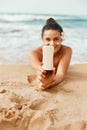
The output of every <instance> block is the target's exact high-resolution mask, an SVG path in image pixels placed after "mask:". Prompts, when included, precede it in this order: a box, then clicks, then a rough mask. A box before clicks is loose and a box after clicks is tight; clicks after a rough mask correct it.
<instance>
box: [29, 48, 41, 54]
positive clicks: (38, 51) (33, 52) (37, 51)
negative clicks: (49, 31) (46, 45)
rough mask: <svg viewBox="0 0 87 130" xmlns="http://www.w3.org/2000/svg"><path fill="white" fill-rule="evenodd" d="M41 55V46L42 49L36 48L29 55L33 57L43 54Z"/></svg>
mask: <svg viewBox="0 0 87 130" xmlns="http://www.w3.org/2000/svg"><path fill="white" fill-rule="evenodd" d="M41 53H42V47H41V46H40V47H37V48H35V49H34V50H32V51H31V52H30V53H29V55H33V54H36V55H39V54H41Z"/></svg>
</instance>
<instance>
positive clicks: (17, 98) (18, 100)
mask: <svg viewBox="0 0 87 130" xmlns="http://www.w3.org/2000/svg"><path fill="white" fill-rule="evenodd" d="M10 101H11V102H16V103H22V102H23V101H24V99H23V97H22V96H19V95H17V94H15V93H12V95H11V97H10Z"/></svg>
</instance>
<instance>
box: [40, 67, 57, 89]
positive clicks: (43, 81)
mask: <svg viewBox="0 0 87 130" xmlns="http://www.w3.org/2000/svg"><path fill="white" fill-rule="evenodd" d="M54 77H55V68H53V70H52V71H46V70H43V68H42V66H40V67H39V68H38V73H37V79H38V81H39V85H40V88H41V89H43V90H44V89H47V88H49V87H50V85H51V83H53V82H54Z"/></svg>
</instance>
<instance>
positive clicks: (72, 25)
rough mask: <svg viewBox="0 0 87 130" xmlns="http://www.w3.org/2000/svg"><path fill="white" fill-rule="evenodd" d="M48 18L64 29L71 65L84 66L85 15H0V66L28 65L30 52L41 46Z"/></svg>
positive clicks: (86, 57)
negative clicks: (70, 49) (70, 53)
mask: <svg viewBox="0 0 87 130" xmlns="http://www.w3.org/2000/svg"><path fill="white" fill-rule="evenodd" d="M49 17H52V18H54V19H55V20H56V21H57V22H58V23H59V24H60V25H61V26H62V27H63V30H64V32H65V35H66V38H65V40H64V41H63V43H62V44H64V45H68V46H70V47H71V48H72V50H73V55H72V59H71V64H83V63H87V16H72V15H57V14H28V13H0V64H29V52H30V51H32V50H33V49H34V48H36V47H38V46H40V45H42V44H43V43H42V40H41V29H42V27H43V25H44V24H45V21H46V19H48V18H49Z"/></svg>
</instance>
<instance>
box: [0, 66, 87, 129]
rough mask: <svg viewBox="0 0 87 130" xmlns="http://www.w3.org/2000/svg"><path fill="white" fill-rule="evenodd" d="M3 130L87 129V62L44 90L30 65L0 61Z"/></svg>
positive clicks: (0, 124)
mask: <svg viewBox="0 0 87 130" xmlns="http://www.w3.org/2000/svg"><path fill="white" fill-rule="evenodd" d="M0 130H87V64H77V65H71V66H70V67H69V69H68V72H67V74H66V77H65V80H64V81H63V82H62V83H61V84H59V85H57V86H54V87H53V88H50V89H47V90H45V91H42V90H40V89H39V88H38V84H37V81H36V72H35V70H34V69H33V68H31V67H30V65H19V64H17V65H16V64H13V65H12V64H11V65H0Z"/></svg>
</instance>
